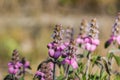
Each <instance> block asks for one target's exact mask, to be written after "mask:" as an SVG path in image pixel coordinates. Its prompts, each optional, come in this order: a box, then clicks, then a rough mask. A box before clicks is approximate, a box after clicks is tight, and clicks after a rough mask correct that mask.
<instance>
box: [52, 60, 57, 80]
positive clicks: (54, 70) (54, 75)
mask: <svg viewBox="0 0 120 80" xmlns="http://www.w3.org/2000/svg"><path fill="white" fill-rule="evenodd" d="M55 73H56V60H54V64H53V80H55V78H56V74H55Z"/></svg>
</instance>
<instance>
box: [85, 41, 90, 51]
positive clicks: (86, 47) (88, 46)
mask: <svg viewBox="0 0 120 80" xmlns="http://www.w3.org/2000/svg"><path fill="white" fill-rule="evenodd" d="M90 48H91V44H90V43H86V44H85V49H86V50H88V51H90Z"/></svg>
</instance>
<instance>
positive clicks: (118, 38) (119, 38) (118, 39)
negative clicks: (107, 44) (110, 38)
mask: <svg viewBox="0 0 120 80" xmlns="http://www.w3.org/2000/svg"><path fill="white" fill-rule="evenodd" d="M116 41H117V42H118V44H119V45H120V36H117V38H116Z"/></svg>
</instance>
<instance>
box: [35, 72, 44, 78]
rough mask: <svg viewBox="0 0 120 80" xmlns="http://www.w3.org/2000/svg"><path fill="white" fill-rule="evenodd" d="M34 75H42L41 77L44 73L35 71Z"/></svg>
mask: <svg viewBox="0 0 120 80" xmlns="http://www.w3.org/2000/svg"><path fill="white" fill-rule="evenodd" d="M36 75H38V76H39V75H40V76H42V77H43V76H44V75H45V74H44V73H42V72H41V71H37V72H36Z"/></svg>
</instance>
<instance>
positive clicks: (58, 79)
mask: <svg viewBox="0 0 120 80" xmlns="http://www.w3.org/2000/svg"><path fill="white" fill-rule="evenodd" d="M63 79H64V76H63V75H60V76H59V77H57V79H56V80H63Z"/></svg>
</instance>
